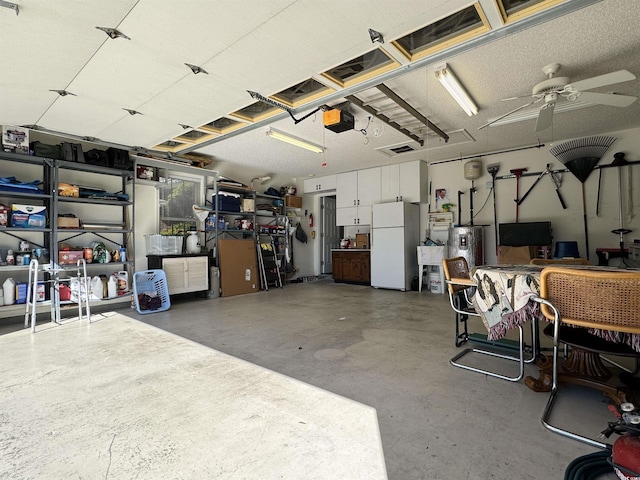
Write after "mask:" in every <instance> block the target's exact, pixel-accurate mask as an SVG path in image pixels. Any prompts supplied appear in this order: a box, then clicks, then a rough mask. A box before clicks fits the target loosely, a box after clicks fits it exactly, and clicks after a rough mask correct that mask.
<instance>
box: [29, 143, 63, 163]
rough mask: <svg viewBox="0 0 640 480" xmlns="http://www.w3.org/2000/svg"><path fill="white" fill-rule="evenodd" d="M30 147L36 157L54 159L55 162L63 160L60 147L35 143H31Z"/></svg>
mask: <svg viewBox="0 0 640 480" xmlns="http://www.w3.org/2000/svg"><path fill="white" fill-rule="evenodd" d="M29 147H30V148H31V150H33V154H34V155H35V156H36V157H43V158H52V159H54V160H61V159H62V155H61V153H60V145H47V144H46V143H42V142H38V141H35V142H31V143H30V144H29Z"/></svg>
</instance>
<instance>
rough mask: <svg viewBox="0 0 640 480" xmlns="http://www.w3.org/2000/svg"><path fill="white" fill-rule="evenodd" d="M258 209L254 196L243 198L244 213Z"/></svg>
mask: <svg viewBox="0 0 640 480" xmlns="http://www.w3.org/2000/svg"><path fill="white" fill-rule="evenodd" d="M255 210H256V201H255V200H254V199H253V198H243V199H242V211H243V212H244V213H253V212H255Z"/></svg>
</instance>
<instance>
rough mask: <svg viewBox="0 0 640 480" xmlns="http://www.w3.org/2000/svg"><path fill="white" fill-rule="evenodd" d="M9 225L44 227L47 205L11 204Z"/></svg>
mask: <svg viewBox="0 0 640 480" xmlns="http://www.w3.org/2000/svg"><path fill="white" fill-rule="evenodd" d="M11 226H12V227H20V228H45V227H46V226H47V207H43V206H41V205H20V204H17V203H14V204H13V205H11Z"/></svg>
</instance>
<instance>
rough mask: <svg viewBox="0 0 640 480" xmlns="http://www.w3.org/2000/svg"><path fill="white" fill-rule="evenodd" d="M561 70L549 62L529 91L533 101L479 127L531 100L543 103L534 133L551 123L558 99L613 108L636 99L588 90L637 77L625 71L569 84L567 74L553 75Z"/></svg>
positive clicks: (493, 121)
mask: <svg viewBox="0 0 640 480" xmlns="http://www.w3.org/2000/svg"><path fill="white" fill-rule="evenodd" d="M559 69H560V64H559V63H551V64H549V65H546V66H545V67H543V68H542V71H543V72H544V74H545V75H546V76H547V79H546V80H544V81H542V82H540V83H538V84H537V85H535V86H534V87H533V89H532V91H531V98H532V100H531V101H530V102H529V103H527V104H525V105H521V106H520V107H518V108H516V109H515V110H511V111H510V112H508V113H505V114H504V115H502V116H500V117H498V118H494V119H493V120H491V121H490V122H488V123H485V124H484V125H482V126H481V127H478V130H481V129H483V128H485V127H488V126H489V125H491V124H492V123H495V122H497V121H498V120H502V119H503V118H505V117H508V116H509V115H511V114H513V113H516V112H518V111H520V110H522V109H524V108H526V107H528V106H529V105H533V104H534V103H539V102H544V103H543V104H542V106H541V107H540V110H539V111H538V121H537V122H536V132H540V131H542V130H546V129H547V128H549V127H550V126H551V124H552V123H553V111H554V108H555V106H556V103H557V102H558V100H561V99H563V98H564V99H566V100H568V101H570V102H575V101H576V100H578V98H579V99H580V100H581V101H583V102H588V103H593V104H597V105H609V106H612V107H628V106H629V105H631V104H632V103H633V102H635V101H636V100H637V97H633V96H629V95H618V94H616V93H597V92H587V91H585V90H591V89H592V88H598V87H604V86H607V85H613V84H615V83H622V82H628V81H629V80H635V78H636V76H635V75H634V74H633V73H631V72H629V71H627V70H617V71H615V72H610V73H605V74H604V75H598V76H597V77H591V78H586V79H584V80H578V81H577V82H573V83H571V80H570V79H569V77H556V76H555V75H556V73H558V70H559ZM528 96H529V95H523V96H520V97H512V98H505V99H503V101H508V100H515V99H517V98H523V97H528Z"/></svg>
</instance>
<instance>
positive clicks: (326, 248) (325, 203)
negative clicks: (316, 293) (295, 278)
mask: <svg viewBox="0 0 640 480" xmlns="http://www.w3.org/2000/svg"><path fill="white" fill-rule="evenodd" d="M320 209H321V210H322V220H321V221H322V225H321V231H320V236H321V237H322V258H321V259H320V273H331V272H332V271H333V265H332V263H331V250H332V249H334V248H339V247H340V239H341V237H342V229H341V228H340V227H338V225H337V223H336V197H322V198H321V199H320Z"/></svg>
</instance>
